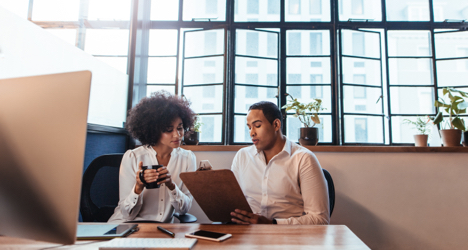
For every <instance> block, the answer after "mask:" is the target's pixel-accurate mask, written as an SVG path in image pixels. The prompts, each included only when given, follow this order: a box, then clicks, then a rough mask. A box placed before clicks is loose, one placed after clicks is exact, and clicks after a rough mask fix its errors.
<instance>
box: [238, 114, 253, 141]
mask: <svg viewBox="0 0 468 250" xmlns="http://www.w3.org/2000/svg"><path fill="white" fill-rule="evenodd" d="M234 128H235V129H234V142H236V143H241V142H244V143H252V139H251V138H250V132H249V128H248V127H247V117H246V116H245V115H236V116H234Z"/></svg>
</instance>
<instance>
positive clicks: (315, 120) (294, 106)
mask: <svg viewBox="0 0 468 250" xmlns="http://www.w3.org/2000/svg"><path fill="white" fill-rule="evenodd" d="M286 95H287V96H289V97H290V98H291V100H289V101H288V103H287V104H286V105H284V106H283V107H281V108H282V109H286V112H288V111H290V110H294V112H295V113H294V117H297V118H299V121H300V122H301V123H302V125H304V127H302V128H299V135H300V136H299V143H300V144H301V145H314V146H315V145H317V143H318V128H315V127H314V126H315V124H320V118H319V117H318V113H319V112H320V111H322V110H325V108H323V107H322V100H321V99H319V98H317V99H313V101H312V102H310V103H307V104H306V103H300V102H299V101H298V100H297V98H294V97H293V96H292V95H290V94H287V93H286Z"/></svg>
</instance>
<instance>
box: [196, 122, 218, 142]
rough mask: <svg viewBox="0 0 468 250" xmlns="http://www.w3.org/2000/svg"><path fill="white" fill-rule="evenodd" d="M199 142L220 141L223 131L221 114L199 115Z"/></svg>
mask: <svg viewBox="0 0 468 250" xmlns="http://www.w3.org/2000/svg"><path fill="white" fill-rule="evenodd" d="M199 117H200V121H201V123H202V125H201V128H200V131H201V132H200V143H203V142H221V140H222V138H221V135H222V133H223V116H222V115H200V116H199Z"/></svg>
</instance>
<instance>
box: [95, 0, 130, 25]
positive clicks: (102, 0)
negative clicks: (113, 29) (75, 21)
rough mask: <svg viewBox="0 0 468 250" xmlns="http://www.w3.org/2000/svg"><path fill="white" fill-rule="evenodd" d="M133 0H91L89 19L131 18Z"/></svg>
mask: <svg viewBox="0 0 468 250" xmlns="http://www.w3.org/2000/svg"><path fill="white" fill-rule="evenodd" d="M131 3H132V1H131V0H89V6H88V19H89V20H126V21H128V20H130V12H131V9H132V8H131V7H132V6H131Z"/></svg>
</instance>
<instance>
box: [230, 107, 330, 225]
mask: <svg viewBox="0 0 468 250" xmlns="http://www.w3.org/2000/svg"><path fill="white" fill-rule="evenodd" d="M281 125H282V114H281V111H280V110H279V109H278V106H276V105H275V104H274V103H271V102H265V101H263V102H258V103H255V104H253V105H252V106H250V108H249V112H248V114H247V126H248V127H249V130H250V136H251V138H252V142H253V144H254V145H252V146H250V147H246V148H242V149H241V150H239V152H237V154H236V156H235V157H234V160H233V163H232V171H233V172H234V175H235V176H236V178H237V181H238V182H239V185H240V186H241V188H242V191H243V192H244V195H245V197H246V199H247V201H248V202H249V205H250V207H251V208H252V211H253V213H249V212H247V211H243V210H239V209H236V210H235V211H234V212H231V216H232V217H233V218H232V221H233V222H235V223H238V224H317V225H326V224H329V222H330V212H329V205H328V204H329V201H328V188H327V182H326V179H325V177H324V176H323V173H322V168H321V167H320V164H319V162H318V160H317V158H316V157H315V155H314V153H312V152H310V151H309V150H308V149H306V148H304V147H302V146H299V145H297V144H296V143H294V142H292V141H290V140H288V139H287V138H286V137H285V136H284V135H283V133H282V131H281Z"/></svg>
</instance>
